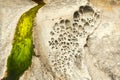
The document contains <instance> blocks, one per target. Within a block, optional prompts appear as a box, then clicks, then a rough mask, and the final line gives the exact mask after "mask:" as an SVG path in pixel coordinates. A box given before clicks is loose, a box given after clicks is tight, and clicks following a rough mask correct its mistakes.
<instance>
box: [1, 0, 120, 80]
mask: <svg viewBox="0 0 120 80" xmlns="http://www.w3.org/2000/svg"><path fill="white" fill-rule="evenodd" d="M20 2H21V1H20ZM46 3H47V4H46V5H45V6H44V7H43V8H41V9H40V10H39V11H38V14H37V16H36V20H35V24H34V28H33V38H34V45H35V48H34V50H35V56H33V59H32V65H31V66H30V68H29V69H28V70H27V71H26V72H25V73H24V75H22V77H21V78H20V80H120V49H119V48H120V27H119V25H120V6H119V0H106V1H104V0H90V2H88V1H87V0H72V1H71V0H46ZM6 4H7V2H6ZM19 4H20V3H19ZM26 5H27V6H28V7H27V6H26ZM34 5H35V4H34V3H32V2H27V1H26V4H22V3H21V4H20V5H19V6H18V8H17V7H11V8H8V7H7V6H4V7H2V9H1V10H2V13H4V17H5V18H3V19H2V28H1V31H2V34H1V35H0V36H1V43H0V44H1V46H0V51H1V52H0V56H1V57H0V76H2V75H3V73H4V70H5V64H6V59H7V56H8V55H9V52H10V50H11V43H12V39H13V35H14V31H15V26H16V24H17V20H18V19H19V17H20V15H21V14H22V13H23V12H25V11H26V10H28V9H29V8H31V7H32V6H34ZM25 6H26V8H25ZM23 7H24V8H23ZM7 9H10V12H9V13H6V11H5V10H7ZM11 10H14V12H13V11H12V12H11ZM15 12H16V13H15ZM2 15H3V14H2ZM0 16H1V15H0ZM15 16H16V17H15ZM1 17H2V16H1ZM13 17H14V19H13ZM5 19H6V20H5ZM11 20H12V21H11ZM4 26H5V27H4ZM3 32H5V33H3ZM69 37H70V38H69ZM69 40H70V41H69ZM71 40H73V41H71Z"/></svg>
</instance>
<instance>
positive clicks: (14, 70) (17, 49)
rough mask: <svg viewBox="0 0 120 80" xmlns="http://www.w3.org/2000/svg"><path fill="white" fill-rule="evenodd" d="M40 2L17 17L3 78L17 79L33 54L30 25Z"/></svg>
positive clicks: (28, 64)
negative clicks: (5, 74) (5, 75)
mask: <svg viewBox="0 0 120 80" xmlns="http://www.w3.org/2000/svg"><path fill="white" fill-rule="evenodd" d="M43 5H44V3H41V4H39V5H37V6H35V7H33V8H31V9H30V10H29V11H27V12H25V13H24V14H23V15H22V16H21V17H20V19H19V21H18V24H17V27H16V32H15V34H14V40H13V44H12V45H13V47H12V50H11V53H10V55H9V56H8V59H7V71H6V72H7V77H5V78H4V80H19V77H20V76H21V75H22V74H23V73H24V71H25V70H27V69H28V68H29V66H30V65H31V61H32V55H33V40H32V27H33V22H34V18H35V16H36V13H37V11H38V9H39V8H41V7H42V6H43Z"/></svg>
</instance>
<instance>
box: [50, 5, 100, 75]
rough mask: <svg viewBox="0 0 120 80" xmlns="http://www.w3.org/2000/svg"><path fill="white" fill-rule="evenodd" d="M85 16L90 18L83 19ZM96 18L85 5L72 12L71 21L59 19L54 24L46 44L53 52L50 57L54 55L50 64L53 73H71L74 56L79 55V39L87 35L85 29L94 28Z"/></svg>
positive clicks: (92, 11) (91, 9) (97, 16)
mask: <svg viewBox="0 0 120 80" xmlns="http://www.w3.org/2000/svg"><path fill="white" fill-rule="evenodd" d="M86 15H89V16H90V17H89V16H88V17H86V18H84V17H85V16H86ZM96 18H99V14H98V13H96V12H95V11H94V10H93V8H92V7H91V6H88V5H86V6H80V8H79V10H78V11H75V12H74V14H73V20H68V19H61V20H60V22H56V23H55V24H54V26H53V30H52V31H50V35H51V39H50V40H49V41H48V43H49V46H50V47H51V50H52V51H53V52H50V55H52V54H53V53H54V58H51V59H52V60H51V63H52V65H53V66H54V70H55V71H58V72H61V73H66V72H71V71H70V70H71V68H72V63H74V59H75V56H76V55H78V54H81V46H80V41H79V39H81V37H84V36H85V35H86V34H87V32H86V31H85V27H94V23H95V19H96Z"/></svg>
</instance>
